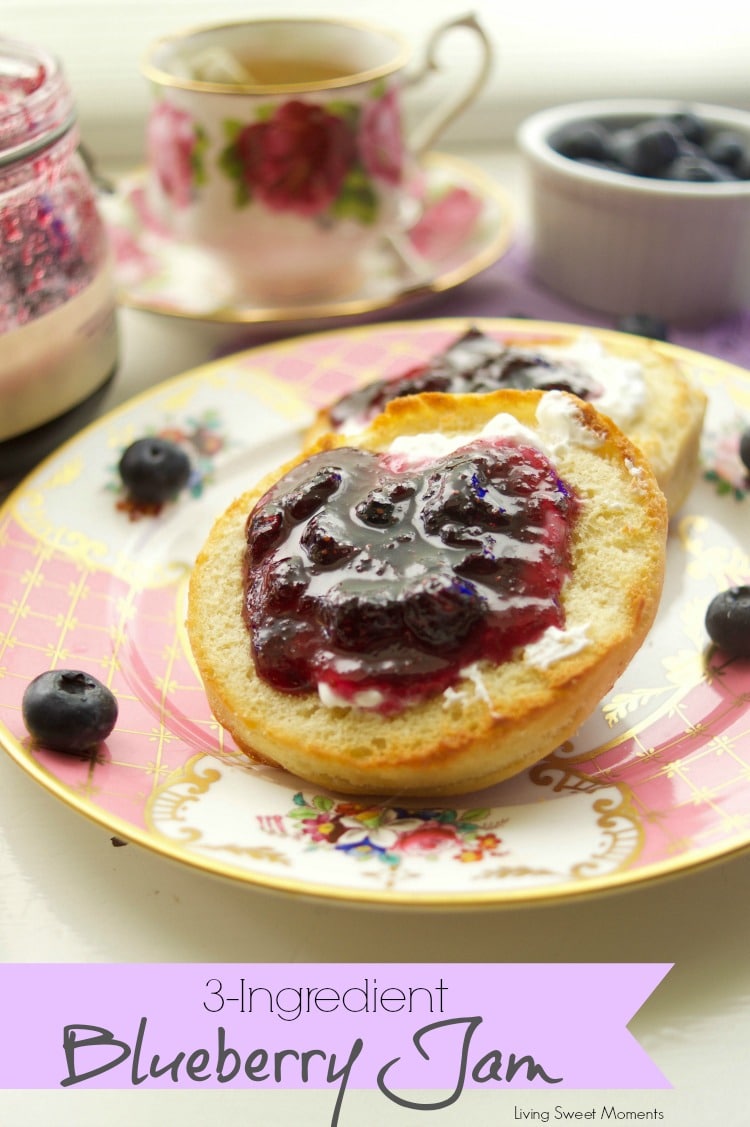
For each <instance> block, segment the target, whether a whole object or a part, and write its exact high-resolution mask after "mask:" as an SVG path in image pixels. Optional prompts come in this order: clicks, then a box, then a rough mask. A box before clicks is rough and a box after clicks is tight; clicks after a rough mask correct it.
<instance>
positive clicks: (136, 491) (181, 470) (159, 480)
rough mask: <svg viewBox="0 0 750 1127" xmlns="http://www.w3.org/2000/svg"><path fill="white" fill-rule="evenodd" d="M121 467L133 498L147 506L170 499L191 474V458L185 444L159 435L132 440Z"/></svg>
mask: <svg viewBox="0 0 750 1127" xmlns="http://www.w3.org/2000/svg"><path fill="white" fill-rule="evenodd" d="M118 468H119V471H120V477H121V478H122V483H123V485H124V486H125V488H126V489H127V491H128V493H129V494H130V496H131V498H132V499H133V500H134V501H140V502H141V503H142V504H146V505H160V504H163V502H165V501H169V500H171V499H172V498H173V497H175V496H176V495H177V494H178V493H179V491H180V490H181V489H182V488H183V487H184V486H185V485H187V481H188V478H189V477H190V459H189V458H188V456H187V454H186V453H185V451H184V450H183V449H182V447H180V446H178V445H177V444H176V443H174V442H170V441H169V439H166V438H159V437H157V436H153V437H149V438H139V439H137V440H136V441H135V442H133V443H131V445H130V446H128V448H127V450H125V452H124V453H123V455H122V457H121V458H120V464H119V467H118Z"/></svg>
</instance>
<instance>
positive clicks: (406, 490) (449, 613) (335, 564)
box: [244, 439, 578, 713]
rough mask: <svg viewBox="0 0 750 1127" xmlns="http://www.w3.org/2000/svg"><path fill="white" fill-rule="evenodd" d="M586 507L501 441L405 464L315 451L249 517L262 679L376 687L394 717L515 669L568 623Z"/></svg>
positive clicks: (354, 689)
mask: <svg viewBox="0 0 750 1127" xmlns="http://www.w3.org/2000/svg"><path fill="white" fill-rule="evenodd" d="M577 509H578V504H577V501H576V498H575V495H574V494H573V492H572V491H571V489H570V488H569V487H567V486H566V485H565V484H564V482H563V481H562V480H561V479H560V478H559V476H558V475H557V472H556V470H555V468H554V466H553V465H552V464H551V463H550V461H549V460H548V459H547V458H546V457H545V455H544V454H542V453H541V452H540V451H539V450H538V449H536V448H535V447H532V446H528V445H518V444H516V443H514V442H512V441H510V440H508V439H502V440H500V439H478V440H475V441H473V442H470V443H468V444H467V445H466V446H463V447H461V448H460V449H459V450H457V451H454V452H453V453H451V454H448V455H445V456H443V457H441V458H439V459H437V460H434V461H430V462H428V463H424V464H421V463H420V464H419V466H416V467H415V466H409V467H407V468H406V469H399V468H397V464H396V463H395V462H394V460H393V459H391V458H389V456H388V455H377V454H373V453H371V452H368V451H364V450H356V449H352V448H349V447H345V448H342V449H340V450H336V451H325V452H323V453H318V454H315V455H313V456H312V457H310V458H308V459H307V460H306V461H305V462H304V463H302V464H301V465H299V466H297V467H295V468H294V469H293V470H292V471H291V472H290V473H288V474H287V475H286V476H285V477H284V478H282V479H281V481H279V482H277V483H276V485H274V486H273V487H272V488H271V489H270V490H269V492H268V493H266V494H265V496H264V497H263V498H262V499H261V500H260V501H259V502H258V504H257V505H256V507H255V509H254V510H253V512H252V513H251V514H250V516H249V518H248V522H247V549H246V557H245V603H244V614H245V621H246V624H247V625H248V627H249V629H250V631H251V634H252V653H253V658H254V661H255V666H256V670H257V672H258V675H259V676H260V677H261V678H262V679H263V680H264V681H266V682H267V683H268V684H270V685H272V686H273V687H274V688H276V689H279V690H282V691H285V692H291V693H304V692H310V691H315V690H316V689H317V688H318V685H319V683H322V684H324V685H325V686H327V688H328V689H329V690H330V691H331V692H332V693H334V694H336V697H337V698H340V699H341V700H343V701H346V702H353V703H360V704H361V703H362V701H363V698H362V697H361V696H360V695H359V694H361V693H363V692H368V693H369V692H371V691H372V690H375V691H376V693H377V697H376V701H375V703H374V705H373V706H374V707H377V709H378V711H380V712H382V713H389V712H394V711H398V710H399V709H400V708H402V707H404V706H405V705H407V704H408V703H410V702H412V701H415V700H418V699H422V698H424V697H427V696H431V695H433V694H436V693H439V692H442V691H444V690H445V689H446V688H447V687H448V686H450V685H452V684H453V683H454V682H455V681H456V680H457V679H458V676H459V673H460V670H461V669H462V668H463V667H465V666H467V665H469V664H471V663H472V662H475V661H477V660H479V659H481V658H487V659H489V660H491V661H492V662H494V663H500V662H502V661H504V660H506V659H507V658H508V657H509V656H510V655H511V653H512V651H513V650H514V649H515V648H516V647H518V646H523V645H526V644H527V643H529V642H532V641H534V640H535V639H537V638H538V637H539V636H540V635H541V634H542V632H543V631H544V630H545V629H546V628H547V627H549V626H557V627H562V626H563V625H564V613H563V610H562V607H561V603H560V593H561V589H562V586H563V583H564V581H565V579H566V577H567V575H568V572H569V567H570V542H571V534H572V529H573V524H574V520H575V516H576V513H577ZM370 703H372V698H370V701H368V706H369V704H370Z"/></svg>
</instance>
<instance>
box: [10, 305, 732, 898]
mask: <svg viewBox="0 0 750 1127" xmlns="http://www.w3.org/2000/svg"><path fill="white" fill-rule="evenodd" d="M476 323H477V324H478V325H479V326H480V327H482V328H484V329H485V331H489V332H493V333H497V334H499V335H500V336H502V335H503V333H509V332H513V334H514V336H516V337H517V336H518V334H519V333H520V334H523V333H524V332H525V331H528V332H529V333H533V334H534V335H536V336H538V335H539V334H540V333H541V334H545V333H549V334H550V336H555V337H558V338H559V337H560V336H561V335H562V336H566V335H568V334H570V335H573V334H575V333H578V332H579V331H580V328H579V327H576V326H561V325H555V324H553V323H548V322H529V321H517V322H513V321H499V320H485V319H480V320H478V321H477V322H476ZM466 327H467V324H466V322H465V321H463V320H461V321H459V320H458V319H449V320H438V321H428V322H421V323H417V322H412V323H409V322H406V323H403V324H398V325H396V324H391V325H381V326H370V327H364V328H362V327H360V328H356V329H348V330H345V331H338V332H330V333H320V334H316V335H313V336H309V337H305V338H301V339H297V340H293V341H287V342H283V343H280V344H278V343H277V344H273V345H266V346H263V347H259V348H256V349H251V350H249V351H247V352H243V353H240V354H238V355H235V356H232V357H229V358H227V359H224V360H221V361H219V362H216V363H212V364H209V365H206V366H204V367H203V368H200V369H197V370H195V371H193V372H190V373H188V374H186V375H184V376H181V377H179V378H177V379H175V380H171V381H169V382H168V383H165V384H162V385H160V386H159V387H157V388H155V389H153V390H152V391H150V392H148V393H147V394H145V395H142V396H141V397H139V398H138V399H136V400H134V401H132V402H131V403H128V404H126V405H125V406H123V407H121V408H119V409H118V410H116V411H115V412H113V413H112V414H111V415H109V416H107V417H105V418H104V419H102V420H101V421H99V422H98V423H96V424H95V425H93V426H92V427H89V428H88V429H87V430H85V431H84V432H82V433H81V434H80V435H79V436H78V437H77V438H76V439H74V440H73V441H71V442H69V443H68V444H67V445H65V446H63V447H62V448H61V449H60V450H59V451H58V452H56V453H55V454H54V455H53V456H52V457H51V458H49V459H48V460H47V461H46V462H45V463H44V464H43V465H42V466H41V467H40V468H38V469H37V470H36V471H35V472H34V473H33V474H32V475H31V476H30V477H29V478H28V479H26V481H25V482H24V483H23V484H22V485H21V486H20V487H19V488H18V489H17V490H16V492H15V493H14V494H12V495H11V497H10V498H9V500H8V501H7V503H6V504H5V506H4V507H3V509H2V511H0V742H2V744H3V745H4V746H5V748H6V749H7V751H8V752H9V754H10V755H11V756H12V757H13V759H15V760H16V762H17V763H18V764H19V765H20V766H21V767H22V768H23V769H24V770H25V771H27V772H28V773H29V774H30V775H31V776H32V777H33V778H34V779H36V780H37V781H38V782H39V783H41V784H42V786H43V787H45V788H46V789H47V790H49V791H51V792H52V793H54V794H55V795H57V796H58V797H59V798H61V799H62V800H63V801H64V802H65V803H67V804H68V805H69V806H70V807H72V809H73V810H75V811H78V812H80V813H83V814H86V815H88V816H89V817H91V818H93V819H94V820H95V821H97V822H99V823H101V824H102V825H104V826H106V827H108V828H109V829H110V830H111V831H112V832H113V833H114V834H116V835H117V836H119V837H122V838H126V839H128V840H130V841H132V842H136V843H138V844H140V845H142V846H145V847H147V848H149V849H152V850H154V851H155V852H157V853H159V854H162V855H164V856H168V857H171V858H174V859H177V860H180V861H182V862H184V863H186V864H188V865H191V866H193V867H195V868H197V869H202V870H205V871H207V872H211V873H215V874H220V875H222V876H225V877H231V878H234V879H236V880H238V881H243V882H246V883H247V884H250V885H255V886H264V887H267V888H274V889H277V890H288V891H293V892H296V893H304V894H307V895H310V896H320V897H330V898H336V899H339V900H345V901H351V902H357V901H365V902H374V903H378V904H394V905H395V904H404V905H411V906H428V905H433V906H435V905H437V906H444V907H450V906H481V905H503V904H518V903H526V902H530V901H540V900H552V899H560V898H564V897H569V896H579V895H584V894H587V893H592V892H595V891H599V890H602V889H613V888H618V887H622V886H626V885H632V884H636V883H639V882H642V881H646V880H650V879H653V878H655V877H659V876H663V875H665V874H673V873H677V872H679V871H685V870H688V869H690V868H693V867H695V866H697V865H701V864H703V863H705V862H708V861H711V860H715V859H718V858H720V857H726V856H728V855H730V854H732V853H735V852H738V851H740V850H744V849H746V848H747V846H748V845H750V735H749V732H750V664H748V663H747V662H740V661H734V662H732V661H726V660H722V659H720V658H719V656H718V655H717V654H716V653H715V652H714V650H713V649H712V648H711V647H710V646H709V643H708V639H707V637H706V634H705V630H704V625H703V618H704V613H705V608H706V606H707V604H708V602H709V601H710V599H711V598H712V597H713V595H714V594H715V593H716V592H717V591H719V590H722V589H724V588H725V587H727V586H729V585H731V584H733V583H738V582H745V581H747V580H748V577H749V576H750V566H749V562H748V550H749V548H750V522H748V519H747V518H748V512H747V506H748V504H750V500H749V499H748V489H749V488H750V483H748V478H747V474H746V471H745V469H744V467H743V466H742V463H741V461H740V459H739V456H738V453H737V445H738V435H739V433H740V432H741V431H742V430H743V429H744V428H745V426H747V425H748V423H749V422H750V374H748V373H747V372H745V371H743V370H741V369H739V368H736V367H734V366H733V365H730V364H727V363H725V362H722V361H719V360H715V359H712V358H710V357H706V356H702V355H700V354H698V353H694V352H691V351H688V350H687V349H682V348H678V347H676V346H672V345H666V344H665V345H658V346H657V347H658V348H660V349H662V350H663V351H664V352H665V353H667V354H669V355H672V356H675V357H676V358H677V359H678V360H679V361H680V362H681V363H682V364H684V365H685V366H686V368H687V369H688V370H689V371H690V373H691V374H692V376H693V377H694V378H695V379H696V380H697V381H698V382H699V383H700V384H702V385H703V387H704V388H705V389H706V390H707V392H708V394H709V397H710V409H709V414H708V419H707V424H706V429H705V441H704V446H703V455H702V457H703V464H702V469H701V477H700V480H699V482H698V484H697V485H696V487H695V489H694V491H693V494H692V496H691V499H690V501H689V503H688V504H687V505H686V507H685V508H684V510H683V511H682V513H681V514H680V515H679V517H678V518H677V519H676V520H675V521H674V522H673V526H672V528H671V534H670V539H669V547H668V569H667V581H666V589H665V592H664V598H663V601H662V605H661V610H660V612H659V616H658V619H657V622H656V625H655V626H654V628H653V631H652V633H651V634H650V636H649V638H648V640H647V642H646V644H645V645H644V647H643V648H642V650H641V652H640V653H639V654H638V656H637V657H636V659H635V660H634V661H633V662H632V664H631V665H630V667H629V668H628V670H627V671H626V673H625V674H624V675H623V677H622V678H621V680H620V681H619V682H618V683H617V685H616V686H615V687H614V689H613V690H612V692H611V693H609V695H608V696H607V697H606V698H605V699H604V700H603V701H602V702H601V705H600V707H599V708H598V709H597V711H596V713H595V714H594V715H593V716H592V717H591V718H590V719H589V720H588V721H587V722H586V723H585V724H584V725H583V727H582V728H581V730H580V732H579V733H578V735H577V736H576V738H575V739H574V740H573V741H571V742H570V743H567V744H565V745H564V746H562V747H560V748H559V749H558V750H557V751H556V753H555V754H554V755H552V756H551V757H550V758H549V759H547V760H546V761H544V762H543V763H541V764H539V765H538V766H536V767H534V768H533V769H531V770H529V771H526V772H524V773H523V774H522V775H520V776H518V777H517V778H515V779H513V780H511V781H509V782H506V783H503V784H500V785H498V786H496V787H494V788H492V789H489V790H487V791H484V792H482V793H479V794H475V795H470V796H464V797H461V798H460V799H458V800H455V801H447V802H445V803H444V802H436V801H434V800H431V801H429V802H419V801H416V802H415V801H404V802H400V801H399V800H398V799H394V800H392V801H388V802H386V803H380V802H375V801H368V800H363V801H357V800H352V799H351V798H343V797H341V796H340V795H336V794H329V793H325V792H323V791H321V790H320V789H319V788H316V787H315V786H311V785H308V784H306V783H304V782H301V781H300V780H298V779H295V778H293V777H291V776H290V775H288V774H286V773H284V772H283V771H281V770H276V769H271V768H267V767H260V766H255V765H253V764H251V763H250V762H248V761H247V760H246V759H244V758H243V756H242V755H240V754H238V753H237V751H236V749H235V748H234V746H233V745H232V744H231V741H230V740H229V738H228V737H227V736H226V735H225V734H224V733H223V732H222V731H221V730H220V729H219V728H218V726H217V724H216V723H215V721H214V720H213V718H212V717H211V714H210V712H209V709H208V707H207V704H206V700H205V696H204V693H203V689H202V687H201V684H200V681H199V678H198V676H197V674H196V671H195V669H194V666H193V663H192V660H191V655H190V651H189V647H188V645H187V641H186V637H185V632H184V629H183V619H184V603H185V590H186V581H187V577H188V574H189V572H190V568H191V563H192V560H193V559H194V557H195V555H196V552H197V550H198V548H199V547H200V545H201V543H202V541H203V539H204V536H205V534H206V532H207V530H208V528H209V526H210V524H211V523H212V522H213V519H214V518H215V517H216V516H217V515H218V513H219V512H220V511H221V510H223V508H224V507H225V505H227V504H228V503H229V501H230V499H231V498H232V497H233V496H235V495H236V494H237V493H239V492H240V491H241V490H243V489H244V488H247V487H248V485H249V483H250V482H251V481H252V480H253V479H255V478H257V477H259V476H260V475H261V474H262V473H264V472H266V471H267V470H268V469H270V468H272V467H273V466H274V465H275V464H277V463H278V462H280V461H281V460H283V459H285V458H287V457H289V456H291V455H292V454H293V453H294V452H296V451H297V450H298V448H299V441H300V430H301V428H302V427H303V426H304V425H305V424H306V423H307V422H308V421H309V419H310V418H311V415H312V411H313V410H314V408H315V407H317V406H319V405H322V404H324V403H326V402H328V401H329V400H330V399H331V398H332V397H333V396H335V395H337V394H340V393H341V392H343V391H344V390H347V389H349V388H351V387H352V386H353V384H354V383H355V382H361V381H363V380H366V379H368V378H372V377H374V376H375V375H378V374H385V375H389V374H393V375H395V374H396V373H398V372H399V371H402V370H404V369H405V368H408V367H409V366H411V365H413V364H415V363H417V362H419V361H420V360H422V359H425V358H427V357H429V356H430V355H432V354H433V353H434V352H436V351H438V350H440V349H442V348H443V347H444V346H445V345H446V344H447V343H448V342H449V341H451V340H452V339H454V338H455V337H456V336H457V335H458V334H459V333H461V332H462V331H464V329H465V328H466ZM592 331H593V330H592ZM596 335H598V336H600V337H601V338H603V339H606V338H607V337H608V336H609V335H610V334H608V333H607V332H604V331H596ZM157 432H158V433H162V434H167V435H169V436H170V437H172V438H173V439H174V440H176V441H178V442H180V443H183V444H184V445H185V446H186V447H187V448H189V450H190V451H191V453H192V457H193V461H194V465H195V472H194V476H193V479H192V481H191V482H190V485H189V488H188V489H186V490H185V491H184V492H183V494H182V495H181V496H180V498H179V499H178V501H177V502H175V503H173V504H171V505H169V506H167V507H165V508H164V509H163V511H161V512H160V513H158V514H151V515H149V514H143V513H139V512H138V511H137V510H133V509H132V508H130V507H129V506H128V505H127V504H126V503H125V501H124V498H123V496H122V493H121V491H120V489H119V484H118V476H117V472H116V468H115V467H116V464H117V460H118V457H119V453H120V451H121V450H122V449H123V448H124V447H125V446H126V445H127V444H128V443H130V442H131V441H132V440H133V439H135V438H136V437H140V436H142V435H144V434H147V433H157ZM55 666H69V667H78V668H84V669H86V670H88V671H89V672H92V673H94V674H95V675H96V676H98V677H99V678H100V679H103V680H104V681H106V682H107V683H108V684H109V685H110V686H111V687H112V689H113V691H114V692H115V693H116V695H117V697H118V700H119V702H120V716H119V720H118V724H117V727H116V729H115V731H114V732H113V733H112V735H111V736H110V738H109V739H108V740H107V742H106V744H105V745H103V746H102V748H101V750H100V753H99V754H98V755H97V756H96V758H95V759H93V760H89V759H87V758H83V757H78V756H65V755H60V754H53V753H51V752H45V751H38V750H34V749H33V748H32V747H31V746H30V744H29V741H28V739H27V736H26V733H25V730H24V726H23V722H22V718H21V698H22V695H23V691H24V688H25V686H26V684H27V683H28V681H29V680H30V679H31V678H32V677H33V676H35V675H36V674H37V673H39V672H41V671H42V670H44V669H48V668H52V667H55Z"/></svg>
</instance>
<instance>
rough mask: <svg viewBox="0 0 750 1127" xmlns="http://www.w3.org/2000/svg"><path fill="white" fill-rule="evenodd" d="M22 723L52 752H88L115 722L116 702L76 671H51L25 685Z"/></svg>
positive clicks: (86, 675) (97, 683)
mask: <svg viewBox="0 0 750 1127" xmlns="http://www.w3.org/2000/svg"><path fill="white" fill-rule="evenodd" d="M21 712H22V715H23V720H24V724H25V725H26V728H27V730H28V732H29V735H30V736H31V737H32V739H33V740H34V742H35V743H37V744H39V745H40V746H42V747H45V748H49V749H50V750H51V751H67V752H89V751H91V750H92V749H93V748H95V747H96V746H97V745H98V744H100V743H101V742H102V740H106V738H107V736H108V735H109V734H110V732H111V731H112V729H113V728H114V726H115V723H116V721H117V713H118V707H117V700H116V699H115V696H114V694H113V693H112V691H111V690H110V689H108V688H107V686H106V685H103V684H102V682H101V681H99V680H97V678H96V677H93V676H92V675H91V674H90V673H84V672H82V671H81V670H79V669H51V670H48V671H47V672H45V673H40V674H39V676H38V677H35V678H34V680H33V681H31V682H30V683H29V684H28V685H27V686H26V691H25V692H24V694H23V699H22V703H21Z"/></svg>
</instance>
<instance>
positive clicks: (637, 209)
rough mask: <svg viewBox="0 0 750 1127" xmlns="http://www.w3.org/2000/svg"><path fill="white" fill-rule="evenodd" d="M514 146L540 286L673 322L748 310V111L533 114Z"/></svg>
mask: <svg viewBox="0 0 750 1127" xmlns="http://www.w3.org/2000/svg"><path fill="white" fill-rule="evenodd" d="M594 137H596V142H594V141H593V138H594ZM517 139H518V145H519V148H520V151H521V154H522V157H523V161H524V165H525V170H526V173H527V180H528V186H529V195H530V201H529V202H530V209H529V210H530V220H531V269H532V272H533V273H534V275H535V276H536V278H537V279H538V280H539V281H540V282H542V283H543V284H544V285H546V286H548V287H549V288H550V289H552V290H554V291H555V292H556V293H558V294H560V295H561V296H563V297H565V298H567V299H569V300H571V301H575V302H576V303H578V304H580V305H581V306H584V307H586V308H589V309H591V310H592V311H596V312H601V313H608V314H611V315H614V316H615V317H621V316H625V315H627V314H628V313H630V312H631V311H633V310H644V311H647V312H648V313H649V314H650V315H651V316H654V317H658V318H661V319H663V320H666V321H667V322H668V323H670V324H674V325H679V324H695V325H699V324H705V323H708V322H711V321H715V320H717V319H719V318H722V317H726V316H729V315H731V314H733V313H735V312H738V311H740V310H742V309H744V308H746V307H747V305H748V302H750V112H747V111H745V110H741V109H734V108H725V107H719V106H713V105H708V104H704V103H690V104H684V103H680V102H675V101H671V100H667V99H635V98H632V99H628V98H623V99H606V100H601V101H593V102H580V103H574V104H571V105H564V106H555V107H552V108H549V109H546V110H542V111H540V112H538V113H536V114H533V115H532V116H531V117H529V118H527V119H526V120H525V121H524V122H523V123H522V124H521V126H520V129H519V131H518V138H517ZM582 154H583V155H582Z"/></svg>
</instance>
